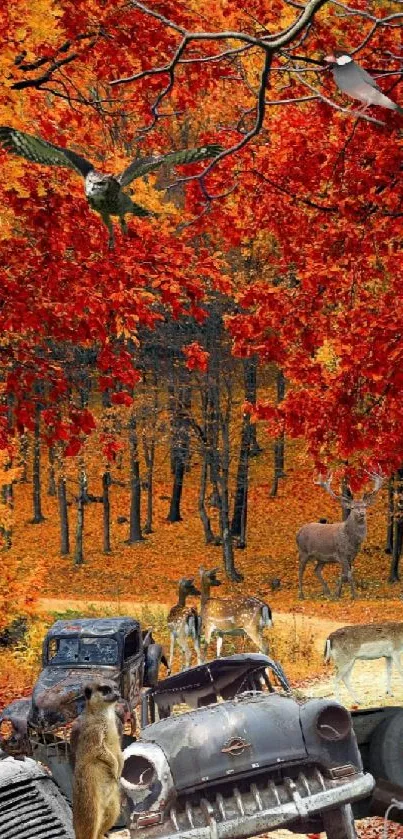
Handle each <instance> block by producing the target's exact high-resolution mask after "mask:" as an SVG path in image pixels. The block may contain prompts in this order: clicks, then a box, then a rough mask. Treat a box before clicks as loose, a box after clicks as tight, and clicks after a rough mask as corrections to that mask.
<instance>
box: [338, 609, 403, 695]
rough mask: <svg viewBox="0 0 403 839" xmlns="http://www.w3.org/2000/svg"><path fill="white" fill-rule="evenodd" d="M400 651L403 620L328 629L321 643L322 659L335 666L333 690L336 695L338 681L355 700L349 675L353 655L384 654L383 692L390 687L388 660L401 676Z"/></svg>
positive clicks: (388, 691)
mask: <svg viewBox="0 0 403 839" xmlns="http://www.w3.org/2000/svg"><path fill="white" fill-rule="evenodd" d="M402 652H403V623H380V624H379V623H378V624H376V623H370V624H362V625H358V626H343V627H342V629H336V630H335V632H331V634H330V635H329V637H328V638H327V640H326V644H325V661H326V662H329V661H330V660H332V661H333V664H334V666H335V674H334V692H335V696H336V698H337V699H338V698H339V686H340V682H344V684H345V686H346V688H347V690H348V691H349V692H350V694H351V696H352V697H353V699H354V700H355V701H356V702H359V701H360V700H359V699H358V697H357V696H356V695H355V693H354V691H353V689H352V687H351V684H350V675H351V671H352V669H353V666H354V662H355V661H356V660H357V659H365V660H366V661H368V660H373V659H376V658H384V659H385V661H386V693H390V692H391V690H390V688H391V678H392V664H394V665H395V666H396V669H397V670H398V671H399V673H400V675H401V676H402V677H403V670H402V668H401V665H400V654H401V653H402Z"/></svg>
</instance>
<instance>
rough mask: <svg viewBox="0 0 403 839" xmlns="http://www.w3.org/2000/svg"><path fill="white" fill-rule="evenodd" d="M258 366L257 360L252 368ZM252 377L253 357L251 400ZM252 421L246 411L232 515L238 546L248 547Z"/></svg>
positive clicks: (247, 374)
mask: <svg viewBox="0 0 403 839" xmlns="http://www.w3.org/2000/svg"><path fill="white" fill-rule="evenodd" d="M253 367H254V368H256V362H255V364H254V365H253V366H252V369H253ZM250 377H251V359H245V361H244V392H245V400H246V401H249V398H248V397H249V394H250ZM252 428H253V426H252V423H251V421H250V414H249V413H245V414H244V415H243V418H242V431H241V446H240V450H239V459H238V470H237V476H236V489H235V500H234V514H233V517H232V524H231V532H232V535H233V536H235V537H237V538H238V543H237V544H238V547H239V548H245V547H246V520H247V514H248V484H249V458H250V453H251V444H252Z"/></svg>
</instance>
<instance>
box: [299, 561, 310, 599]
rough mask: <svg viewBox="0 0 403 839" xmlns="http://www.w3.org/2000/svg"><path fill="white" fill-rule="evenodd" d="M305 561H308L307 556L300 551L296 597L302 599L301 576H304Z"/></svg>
mask: <svg viewBox="0 0 403 839" xmlns="http://www.w3.org/2000/svg"><path fill="white" fill-rule="evenodd" d="M307 562H309V556H307V555H306V554H305V555H304V554H302V553H301V552H300V555H299V568H298V583H299V594H298V597H299V599H300V600H303V599H304V592H303V590H302V578H303V576H304V572H305V568H306V564H307Z"/></svg>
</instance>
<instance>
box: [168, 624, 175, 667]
mask: <svg viewBox="0 0 403 839" xmlns="http://www.w3.org/2000/svg"><path fill="white" fill-rule="evenodd" d="M175 640H176V635H175V633H174V632H171V645H170V648H169V665H168V666H169V668H171V667H172V662H173V660H174V649H175Z"/></svg>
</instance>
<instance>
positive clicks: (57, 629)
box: [47, 617, 140, 638]
mask: <svg viewBox="0 0 403 839" xmlns="http://www.w3.org/2000/svg"><path fill="white" fill-rule="evenodd" d="M139 629H140V624H139V621H137V620H135V619H134V618H127V617H122V618H71V619H70V620H61V621H56V623H54V624H53V626H51V627H50V629H49V630H48V633H47V638H54V637H60V635H94V636H99V635H116V634H117V633H118V634H121V635H127V633H128V632H132V631H133V630H139Z"/></svg>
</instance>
